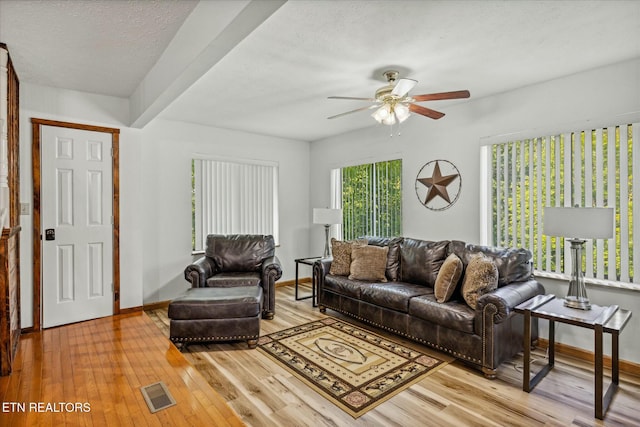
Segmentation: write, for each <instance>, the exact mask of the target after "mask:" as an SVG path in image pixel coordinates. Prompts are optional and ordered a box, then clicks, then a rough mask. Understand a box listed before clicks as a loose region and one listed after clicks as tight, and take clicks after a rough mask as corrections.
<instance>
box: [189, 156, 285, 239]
mask: <svg viewBox="0 0 640 427" xmlns="http://www.w3.org/2000/svg"><path fill="white" fill-rule="evenodd" d="M191 183H192V197H191V208H192V209H191V210H192V249H193V250H194V251H202V250H204V243H205V242H206V237H207V235H209V234H266V235H269V234H270V235H273V238H274V240H275V241H276V244H277V243H278V165H277V164H275V163H267V162H242V161H237V162H236V161H227V160H212V159H195V160H192V163H191Z"/></svg>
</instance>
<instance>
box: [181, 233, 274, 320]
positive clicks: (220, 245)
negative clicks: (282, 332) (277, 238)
mask: <svg viewBox="0 0 640 427" xmlns="http://www.w3.org/2000/svg"><path fill="white" fill-rule="evenodd" d="M184 277H185V279H186V280H187V281H188V282H190V283H191V286H192V287H194V288H203V287H236V286H261V287H262V295H263V302H262V318H263V319H273V316H274V314H275V302H276V280H278V279H280V277H282V268H281V266H280V261H279V260H278V257H276V256H275V242H274V240H273V236H263V235H249V234H233V235H221V234H210V235H209V236H207V244H206V249H205V256H203V257H202V258H200V259H198V260H197V261H195V262H194V263H193V264H190V265H188V266H187V268H185V270H184Z"/></svg>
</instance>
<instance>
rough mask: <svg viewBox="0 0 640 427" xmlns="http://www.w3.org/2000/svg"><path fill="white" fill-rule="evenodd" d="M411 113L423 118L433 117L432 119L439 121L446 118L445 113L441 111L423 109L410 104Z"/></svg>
mask: <svg viewBox="0 0 640 427" xmlns="http://www.w3.org/2000/svg"><path fill="white" fill-rule="evenodd" d="M409 111H411V112H412V113H416V114H421V115H423V116H427V117H431V118H432V119H435V120H437V119H439V118H440V117H442V116H444V113H441V112H440V111H436V110H432V109H430V108H426V107H423V106H421V105H416V104H409Z"/></svg>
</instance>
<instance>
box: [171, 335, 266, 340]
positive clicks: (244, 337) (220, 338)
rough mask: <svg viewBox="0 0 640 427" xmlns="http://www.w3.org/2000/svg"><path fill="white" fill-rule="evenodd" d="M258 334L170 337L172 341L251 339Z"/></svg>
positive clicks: (258, 336) (256, 337) (255, 337)
mask: <svg viewBox="0 0 640 427" xmlns="http://www.w3.org/2000/svg"><path fill="white" fill-rule="evenodd" d="M258 338H260V335H232V336H220V337H171V341H172V342H192V341H221V340H251V339H258Z"/></svg>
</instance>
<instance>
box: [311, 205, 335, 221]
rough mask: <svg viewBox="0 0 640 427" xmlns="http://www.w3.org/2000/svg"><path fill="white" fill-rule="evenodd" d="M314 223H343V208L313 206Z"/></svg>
mask: <svg viewBox="0 0 640 427" xmlns="http://www.w3.org/2000/svg"><path fill="white" fill-rule="evenodd" d="M313 223H314V224H342V209H327V208H313Z"/></svg>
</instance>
